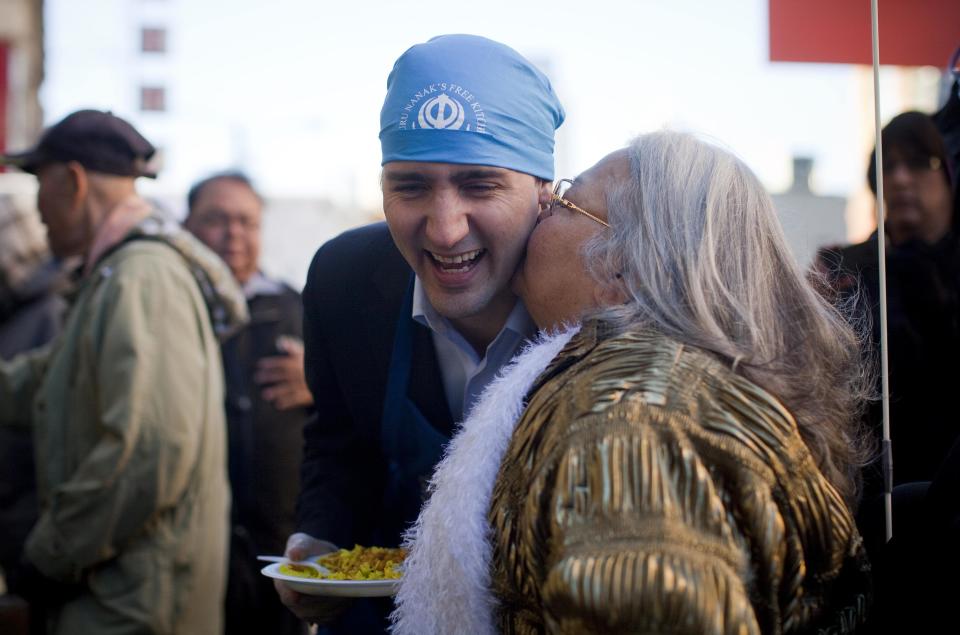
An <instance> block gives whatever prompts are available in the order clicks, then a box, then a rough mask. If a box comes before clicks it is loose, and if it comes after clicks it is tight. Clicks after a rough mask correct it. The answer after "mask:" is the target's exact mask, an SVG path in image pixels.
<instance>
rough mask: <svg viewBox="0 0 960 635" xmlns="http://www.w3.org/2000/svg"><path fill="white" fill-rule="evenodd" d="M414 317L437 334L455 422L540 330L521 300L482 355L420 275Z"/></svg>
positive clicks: (438, 358)
mask: <svg viewBox="0 0 960 635" xmlns="http://www.w3.org/2000/svg"><path fill="white" fill-rule="evenodd" d="M412 317H413V319H414V320H416V321H417V322H419V323H420V324H423V325H424V326H426V327H427V328H428V329H430V333H431V335H432V336H433V345H434V347H435V348H436V350H437V362H438V363H439V365H440V375H441V376H442V377H443V389H444V391H445V393H446V395H447V404H449V406H450V412H451V413H452V414H453V419H454V421H455V422H459V421H462V420H463V418H464V416H465V415H466V413H468V412H469V411H470V408H471V406H473V403H474V402H475V401H476V399H477V397H479V396H480V393H482V392H483V389H484V388H486V387H487V384H489V383H490V382H491V381H492V380H493V378H494V377H496V375H497V373H498V372H499V371H500V369H501V368H502V367H503V366H505V365H506V364H507V362H509V361H510V360H511V359H512V358H513V356H514V355H515V354H516V353H517V352H518V351H519V350H520V347H521V346H523V344H524V343H525V342H526V341H527V340H528V339H531V338H532V337H533V336H534V334H536V332H537V326H536V324H534V323H533V319H531V318H530V315H529V314H528V313H527V309H526V307H524V306H523V302H521V301H520V300H519V299H518V300H517V303H516V304H515V305H514V307H513V310H512V311H511V312H510V315H509V316H507V321H506V322H505V323H504V325H503V328H502V329H500V332H499V333H497V336H496V337H495V338H493V341H492V342H490V345H489V346H487V350H486V353H485V354H484V356H483V357H482V358H481V357H480V356H479V355H477V352H476V351H475V350H474V349H473V347H472V346H471V345H470V343H469V342H467V340H466V339H465V338H464V337H463V336H462V335H460V333H459V332H458V331H457V329H455V328H454V327H453V325H452V324H450V321H449V320H447V318H445V317H443V316H442V315H440V314H439V313H437V311H436V309H434V308H433V305H431V304H430V300H428V299H427V294H426V293H425V292H424V290H423V285H421V284H420V278H417V279H416V280H415V281H414V284H413V315H412Z"/></svg>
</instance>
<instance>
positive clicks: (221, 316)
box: [0, 217, 245, 635]
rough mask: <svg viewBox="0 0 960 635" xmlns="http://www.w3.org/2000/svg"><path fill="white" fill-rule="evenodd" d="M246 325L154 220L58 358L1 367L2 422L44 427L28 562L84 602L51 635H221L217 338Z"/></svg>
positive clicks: (204, 266) (165, 224) (99, 271)
mask: <svg viewBox="0 0 960 635" xmlns="http://www.w3.org/2000/svg"><path fill="white" fill-rule="evenodd" d="M134 238H136V239H134ZM244 311H245V309H244V304H243V296H242V294H241V292H240V290H239V288H237V287H236V285H235V284H234V283H233V282H232V278H231V277H230V274H229V271H228V270H227V269H226V268H225V266H224V265H223V264H222V263H221V262H220V261H219V260H218V259H216V257H215V256H213V254H212V253H211V252H209V251H207V250H206V249H205V248H204V247H202V246H201V245H200V244H199V243H198V242H196V241H194V240H192V239H191V238H189V237H188V236H186V235H185V234H183V233H182V232H180V231H179V230H178V229H176V228H175V227H173V225H171V223H170V221H166V220H163V219H161V218H158V217H151V218H149V219H148V220H147V221H145V222H144V223H142V224H141V225H140V226H138V227H137V228H135V229H134V231H133V232H131V234H130V235H129V236H128V237H127V239H126V240H125V241H124V242H122V243H121V244H120V245H119V246H118V247H115V248H114V249H113V250H112V251H110V252H108V253H107V254H106V255H105V256H104V257H103V258H102V259H100V261H99V262H98V263H97V265H96V266H95V267H94V268H93V269H92V271H91V273H90V274H89V275H88V276H86V277H85V278H84V279H83V280H82V281H81V282H80V283H79V285H78V288H77V290H76V298H75V301H74V304H73V306H72V308H71V311H70V313H69V315H68V318H67V323H66V325H65V328H64V331H63V333H62V334H61V336H60V337H59V339H57V340H55V341H54V342H53V343H52V345H51V347H50V348H49V349H48V350H46V351H42V352H38V353H35V354H31V355H27V356H21V357H19V358H17V359H15V360H13V361H12V362H10V363H9V364H4V365H2V366H0V423H4V424H9V423H12V422H15V421H17V420H21V421H22V420H30V419H31V417H32V421H33V426H34V437H35V442H36V453H37V457H36V458H37V462H36V464H37V470H38V490H39V495H40V499H41V506H42V508H41V515H40V519H39V521H38V522H37V524H36V526H35V527H34V528H33V530H32V532H31V534H30V536H29V538H28V540H27V545H26V556H27V558H28V559H29V560H30V561H31V562H32V563H33V564H34V565H35V566H36V567H37V568H38V569H39V570H40V571H41V572H42V573H43V574H45V575H46V576H48V577H50V578H54V579H56V580H59V581H62V582H67V583H74V584H76V589H77V595H76V597H75V598H73V599H71V600H68V601H66V602H64V603H63V604H62V605H60V606H59V607H57V608H56V609H55V610H54V611H53V615H52V617H51V621H50V623H49V629H48V630H49V631H50V632H52V633H64V634H65V633H77V634H80V635H83V634H86V633H90V634H97V635H100V634H103V635H111V634H118V635H119V634H121V633H123V634H127V633H169V634H173V633H176V634H177V635H187V634H191V633H196V634H203V635H207V634H210V633H219V632H220V631H221V629H222V609H221V605H222V599H223V592H224V586H225V574H226V568H225V566H226V556H227V548H228V545H227V540H228V521H229V516H228V515H229V489H228V485H227V477H226V456H225V455H226V449H225V434H226V427H225V422H224V412H223V371H222V367H221V361H220V351H219V343H218V340H217V336H216V335H215V328H214V323H217V324H219V325H220V326H221V327H222V328H225V327H226V325H228V324H234V325H236V324H239V323H242V320H243V319H245V313H244Z"/></svg>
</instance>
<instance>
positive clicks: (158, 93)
mask: <svg viewBox="0 0 960 635" xmlns="http://www.w3.org/2000/svg"><path fill="white" fill-rule="evenodd" d="M166 109H167V91H166V89H165V88H164V87H163V86H141V87H140V110H144V111H148V112H163V111H165V110H166Z"/></svg>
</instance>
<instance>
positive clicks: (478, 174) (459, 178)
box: [450, 168, 507, 183]
mask: <svg viewBox="0 0 960 635" xmlns="http://www.w3.org/2000/svg"><path fill="white" fill-rule="evenodd" d="M506 174H507V171H506V170H501V169H497V168H475V169H470V170H463V171H462V172H456V173H455V174H454V175H453V176H452V177H450V180H451V181H453V182H454V183H463V182H464V181H472V180H474V179H498V178H503V177H504V176H506Z"/></svg>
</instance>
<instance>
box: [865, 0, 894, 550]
mask: <svg viewBox="0 0 960 635" xmlns="http://www.w3.org/2000/svg"><path fill="white" fill-rule="evenodd" d="M877 13H878V12H877V0H871V2H870V22H871V28H872V40H873V115H874V121H875V128H876V139H877V143H876V148H877V149H876V155H877V156H876V159H877V160H876V162H875V163H876V166H875V168H876V178H877V257H878V258H879V259H880V373H881V379H882V381H883V393H882V399H883V445H882V455H881V460H882V461H883V510H884V520H885V526H886V536H887V541H888V542H889V540H890V539H891V538H893V452H892V447H891V444H890V368H889V364H888V363H887V239H886V233H885V232H884V226H883V219H884V218H886V213H885V209H884V202H883V142H882V131H881V127H880V29H879V28H878V23H879V18H878V15H877Z"/></svg>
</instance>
